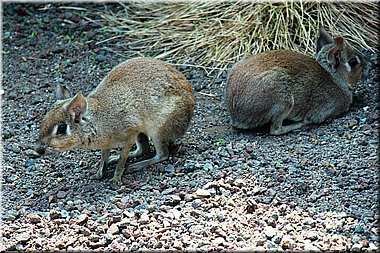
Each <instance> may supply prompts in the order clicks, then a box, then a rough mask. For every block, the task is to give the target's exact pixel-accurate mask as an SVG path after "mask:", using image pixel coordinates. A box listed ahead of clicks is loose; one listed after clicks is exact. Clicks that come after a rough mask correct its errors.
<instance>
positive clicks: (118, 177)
mask: <svg viewBox="0 0 380 253" xmlns="http://www.w3.org/2000/svg"><path fill="white" fill-rule="evenodd" d="M110 182H111V183H121V176H114V177H113V178H111V179H110Z"/></svg>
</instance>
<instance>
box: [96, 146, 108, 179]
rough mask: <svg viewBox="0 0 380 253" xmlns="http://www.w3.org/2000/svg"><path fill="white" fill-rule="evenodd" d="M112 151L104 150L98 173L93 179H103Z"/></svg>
mask: <svg viewBox="0 0 380 253" xmlns="http://www.w3.org/2000/svg"><path fill="white" fill-rule="evenodd" d="M110 152H111V150H110V149H102V156H101V160H100V164H99V168H98V171H97V172H96V174H95V175H94V176H93V177H92V178H93V179H101V178H103V175H104V170H105V169H106V168H107V165H108V158H109V156H110Z"/></svg>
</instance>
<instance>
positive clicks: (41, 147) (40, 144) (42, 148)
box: [34, 142, 46, 155]
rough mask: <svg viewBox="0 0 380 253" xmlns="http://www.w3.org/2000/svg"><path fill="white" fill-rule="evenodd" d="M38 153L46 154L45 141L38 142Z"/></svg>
mask: <svg viewBox="0 0 380 253" xmlns="http://www.w3.org/2000/svg"><path fill="white" fill-rule="evenodd" d="M34 150H35V151H36V152H37V153H38V154H40V155H44V154H45V152H46V147H45V145H44V144H43V143H41V142H37V144H36V148H35V149H34Z"/></svg>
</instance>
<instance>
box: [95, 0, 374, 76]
mask: <svg viewBox="0 0 380 253" xmlns="http://www.w3.org/2000/svg"><path fill="white" fill-rule="evenodd" d="M120 4H121V5H122V7H123V8H122V9H121V11H119V12H117V13H112V12H107V13H101V16H102V18H103V19H105V20H107V24H108V25H107V26H106V27H105V28H104V29H106V30H107V31H109V32H113V33H115V34H116V36H115V37H120V36H122V37H125V39H126V47H125V51H128V53H129V54H131V53H132V54H133V55H136V56H141V55H145V56H151V57H156V58H160V59H165V60H166V61H168V62H171V63H174V64H178V65H192V66H197V67H202V68H204V69H205V70H206V71H208V72H213V71H215V70H216V73H218V74H219V73H221V71H223V70H225V69H226V68H228V67H230V66H231V64H233V63H235V62H236V61H238V60H239V59H241V57H242V56H243V55H244V54H246V53H247V52H249V53H251V54H256V53H259V52H262V51H265V50H270V49H291V50H296V51H299V52H303V53H306V54H309V55H314V50H315V39H316V35H317V32H318V28H319V27H320V26H323V27H325V29H326V30H327V31H329V32H331V33H333V34H334V35H337V34H341V35H343V36H344V37H345V38H346V39H347V40H348V42H349V43H351V44H353V45H354V46H355V47H357V48H367V49H369V50H371V51H373V52H375V51H376V50H377V45H378V44H377V43H378V40H379V38H378V33H377V31H378V29H379V22H378V13H379V5H378V3H376V2H359V3H357V2H356V3H354V2H347V3H344V2H340V3H327V2H300V1H283V2H260V1H256V2H253V1H240V2H220V1H219V2H215V1H214V2H213V1H207V2H204V1H203V2H194V1H187V2H141V1H140V2H124V3H120Z"/></svg>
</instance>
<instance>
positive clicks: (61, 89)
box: [55, 83, 72, 100]
mask: <svg viewBox="0 0 380 253" xmlns="http://www.w3.org/2000/svg"><path fill="white" fill-rule="evenodd" d="M55 97H56V99H58V100H63V99H67V98H71V97H72V94H71V91H70V89H69V88H67V87H66V86H65V85H60V84H59V83H58V84H57V85H56V86H55Z"/></svg>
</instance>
